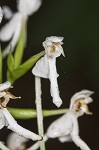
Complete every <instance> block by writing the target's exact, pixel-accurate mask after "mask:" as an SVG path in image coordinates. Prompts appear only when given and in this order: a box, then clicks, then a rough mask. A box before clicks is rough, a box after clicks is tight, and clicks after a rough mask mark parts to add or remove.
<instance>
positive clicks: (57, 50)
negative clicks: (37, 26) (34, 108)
mask: <svg viewBox="0 0 99 150" xmlns="http://www.w3.org/2000/svg"><path fill="white" fill-rule="evenodd" d="M62 41H63V37H57V36H51V37H48V38H46V40H45V41H44V42H43V46H44V48H45V55H44V57H42V58H41V59H40V60H39V61H38V62H37V63H36V65H35V66H34V68H33V70H32V73H33V74H34V75H35V76H38V77H42V78H48V79H49V80H50V84H51V87H50V92H51V96H52V97H53V103H54V104H55V105H56V106H57V107H60V106H61V104H62V100H61V98H60V96H59V89H58V82H57V77H58V74H57V69H56V58H57V57H59V56H60V55H61V54H63V55H64V52H63V48H62V46H61V45H62V44H63V42H62Z"/></svg>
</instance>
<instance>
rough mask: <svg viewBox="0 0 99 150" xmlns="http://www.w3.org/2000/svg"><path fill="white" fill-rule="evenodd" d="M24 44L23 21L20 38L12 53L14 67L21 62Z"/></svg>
mask: <svg viewBox="0 0 99 150" xmlns="http://www.w3.org/2000/svg"><path fill="white" fill-rule="evenodd" d="M24 44H25V23H24V22H23V24H22V29H21V33H20V38H19V41H18V44H17V47H16V49H15V53H14V68H15V69H16V68H17V67H18V66H19V65H20V64H21V62H22V58H23V53H24Z"/></svg>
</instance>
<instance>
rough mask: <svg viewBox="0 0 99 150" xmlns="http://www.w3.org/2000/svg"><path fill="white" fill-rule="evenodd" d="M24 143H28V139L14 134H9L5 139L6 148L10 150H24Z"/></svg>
mask: <svg viewBox="0 0 99 150" xmlns="http://www.w3.org/2000/svg"><path fill="white" fill-rule="evenodd" d="M26 142H28V139H26V138H25V137H22V136H19V135H18V134H16V133H14V132H11V133H10V135H9V136H8V137H7V147H8V148H9V149H10V150H25V149H26Z"/></svg>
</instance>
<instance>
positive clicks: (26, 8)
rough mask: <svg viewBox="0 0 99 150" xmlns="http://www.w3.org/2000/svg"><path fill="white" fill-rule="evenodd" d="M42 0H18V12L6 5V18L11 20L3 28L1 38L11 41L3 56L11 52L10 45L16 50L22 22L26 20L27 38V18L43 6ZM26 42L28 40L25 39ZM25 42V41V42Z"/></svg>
mask: <svg viewBox="0 0 99 150" xmlns="http://www.w3.org/2000/svg"><path fill="white" fill-rule="evenodd" d="M41 3H42V1H41V0H25V1H24V0H17V9H18V11H17V12H16V13H13V12H12V11H11V10H10V8H9V7H7V6H5V7H4V15H5V18H7V19H10V18H11V20H10V21H9V22H8V23H7V24H6V25H5V26H3V27H2V28H1V31H0V40H1V41H3V42H6V41H9V40H11V41H10V43H9V45H8V46H7V47H6V48H5V50H4V51H3V57H6V56H7V54H8V53H9V49H10V45H11V46H12V51H13V50H14V48H15V46H16V44H17V42H18V40H19V36H20V33H21V28H22V23H23V22H24V27H25V39H26V35H27V33H26V30H27V29H26V26H27V20H28V17H29V16H30V15H32V14H33V13H35V12H36V11H37V10H38V9H39V7H40V6H41ZM25 42H26V41H25ZM24 44H25V43H24Z"/></svg>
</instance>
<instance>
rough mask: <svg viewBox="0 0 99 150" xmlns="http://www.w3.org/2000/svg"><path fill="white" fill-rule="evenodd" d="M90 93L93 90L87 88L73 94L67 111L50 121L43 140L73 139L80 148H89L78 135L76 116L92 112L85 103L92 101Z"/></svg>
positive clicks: (87, 149) (31, 149)
mask: <svg viewBox="0 0 99 150" xmlns="http://www.w3.org/2000/svg"><path fill="white" fill-rule="evenodd" d="M92 94H93V92H91V91H89V90H82V91H80V92H78V93H76V94H74V95H73V97H72V98H71V102H70V107H69V110H68V112H67V113H66V114H64V115H63V116H62V117H60V118H59V119H57V120H56V121H54V122H52V123H51V125H50V126H49V127H48V129H47V132H46V134H45V136H44V140H45V141H47V140H48V139H49V138H58V139H59V141H60V142H62V143H64V142H69V141H73V142H74V143H75V144H76V145H77V146H78V147H80V149H81V150H91V149H90V148H89V147H88V145H87V144H86V143H85V142H84V141H83V140H82V139H81V138H80V137H79V124H78V117H80V116H82V115H84V114H88V115H90V114H92V113H91V112H90V111H89V108H88V105H87V104H89V103H91V102H93V99H92V98H91V97H90V96H91V95H92ZM38 148H39V144H38V143H36V144H34V145H33V146H32V147H30V148H28V150H36V149H38Z"/></svg>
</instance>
